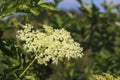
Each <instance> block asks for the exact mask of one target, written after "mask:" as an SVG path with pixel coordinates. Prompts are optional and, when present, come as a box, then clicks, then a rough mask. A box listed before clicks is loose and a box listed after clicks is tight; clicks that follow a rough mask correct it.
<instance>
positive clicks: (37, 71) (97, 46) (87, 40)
mask: <svg viewBox="0 0 120 80" xmlns="http://www.w3.org/2000/svg"><path fill="white" fill-rule="evenodd" d="M42 1H43V0H0V80H93V78H92V77H91V75H94V74H102V73H109V74H112V75H113V76H120V4H117V5H114V4H112V2H111V3H110V4H109V5H107V3H106V2H105V1H104V2H103V3H102V7H103V8H104V9H105V11H104V12H100V11H99V8H98V7H97V6H96V5H95V4H94V3H91V4H89V3H86V2H83V1H82V0H78V2H79V4H80V7H79V8H78V9H79V10H80V13H76V12H75V11H72V10H70V11H69V10H68V11H64V10H62V11H59V10H56V6H57V5H58V3H60V0H56V1H55V3H56V4H53V3H49V2H45V3H44V2H42ZM71 1H72V0H71ZM68 5H69V4H68ZM75 9H76V8H75ZM114 10H116V11H114ZM26 23H30V24H32V25H33V26H35V28H37V29H38V28H40V26H41V25H43V24H47V25H50V26H52V27H54V28H58V29H60V28H64V29H66V30H68V31H70V32H71V35H72V37H73V38H74V39H75V41H77V42H79V43H80V44H81V46H82V47H83V49H84V51H83V53H84V56H83V58H81V59H78V60H70V61H69V62H68V61H64V62H59V64H58V65H51V64H49V65H48V66H45V65H39V64H37V62H35V63H34V64H33V65H32V66H31V67H30V69H29V70H28V71H27V72H26V73H25V75H24V76H23V77H22V78H19V75H20V73H21V72H22V71H23V70H24V69H25V68H26V66H27V65H28V64H29V63H30V62H31V61H32V59H33V57H34V56H33V55H32V54H27V53H26V51H24V49H23V48H22V46H21V45H20V43H19V41H18V40H17V38H16V31H17V30H18V29H19V27H21V26H22V25H23V24H26Z"/></svg>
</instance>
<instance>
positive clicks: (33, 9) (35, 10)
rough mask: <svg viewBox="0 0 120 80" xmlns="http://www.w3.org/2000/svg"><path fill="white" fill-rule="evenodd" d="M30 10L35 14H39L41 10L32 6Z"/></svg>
mask: <svg viewBox="0 0 120 80" xmlns="http://www.w3.org/2000/svg"><path fill="white" fill-rule="evenodd" d="M30 12H31V13H33V14H34V15H36V16H37V15H39V11H38V10H37V8H31V9H30Z"/></svg>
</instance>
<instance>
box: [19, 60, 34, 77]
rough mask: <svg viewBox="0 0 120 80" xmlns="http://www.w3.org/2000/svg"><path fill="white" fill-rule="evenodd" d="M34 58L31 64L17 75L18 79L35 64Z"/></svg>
mask: <svg viewBox="0 0 120 80" xmlns="http://www.w3.org/2000/svg"><path fill="white" fill-rule="evenodd" d="M35 60H36V59H35V58H34V59H33V60H32V62H31V63H30V64H29V65H28V66H27V67H26V68H25V70H24V71H23V72H22V73H21V74H20V75H19V78H21V77H22V76H23V75H24V74H25V72H26V71H27V70H28V69H29V68H30V66H31V65H32V64H33V63H34V62H35Z"/></svg>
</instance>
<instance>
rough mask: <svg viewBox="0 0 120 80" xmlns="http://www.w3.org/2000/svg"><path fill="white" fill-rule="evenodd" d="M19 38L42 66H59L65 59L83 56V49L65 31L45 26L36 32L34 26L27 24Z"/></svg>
mask: <svg viewBox="0 0 120 80" xmlns="http://www.w3.org/2000/svg"><path fill="white" fill-rule="evenodd" d="M17 37H18V38H19V39H20V40H21V41H24V44H23V47H24V49H25V50H26V51H27V52H32V53H35V58H36V59H37V61H38V63H40V64H45V65H47V63H48V62H50V61H51V62H52V63H53V64H57V63H58V61H59V60H60V59H63V58H67V59H68V60H69V59H70V58H75V59H76V58H79V57H80V58H81V57H82V56H83V53H82V50H83V48H81V47H80V44H79V43H77V42H75V41H74V40H73V39H72V37H71V36H70V32H68V31H66V30H65V29H53V28H52V27H50V26H47V25H43V29H42V30H34V28H33V26H31V25H29V24H27V25H24V26H23V29H21V30H18V32H17Z"/></svg>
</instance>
